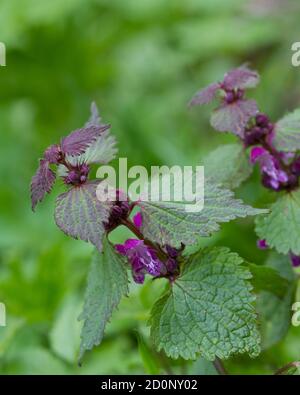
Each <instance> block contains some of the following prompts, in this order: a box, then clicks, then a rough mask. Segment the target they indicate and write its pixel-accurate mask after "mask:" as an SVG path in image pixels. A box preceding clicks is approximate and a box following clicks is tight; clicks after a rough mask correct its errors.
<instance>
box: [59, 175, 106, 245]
mask: <svg viewBox="0 0 300 395" xmlns="http://www.w3.org/2000/svg"><path fill="white" fill-rule="evenodd" d="M97 186H98V183H94V182H89V183H86V184H83V185H81V186H80V187H73V188H71V189H70V190H69V191H68V192H65V193H63V194H61V195H59V196H58V197H57V199H56V207H55V221H56V224H57V226H58V227H59V228H60V229H61V230H62V231H63V232H64V233H66V234H67V235H69V236H72V237H74V238H75V239H81V240H85V241H90V242H91V243H92V244H94V245H95V246H96V247H97V248H98V250H99V251H101V249H102V238H103V235H104V226H103V222H104V221H107V219H108V217H109V205H108V204H105V203H103V202H100V201H99V200H98V199H97V196H96V190H97Z"/></svg>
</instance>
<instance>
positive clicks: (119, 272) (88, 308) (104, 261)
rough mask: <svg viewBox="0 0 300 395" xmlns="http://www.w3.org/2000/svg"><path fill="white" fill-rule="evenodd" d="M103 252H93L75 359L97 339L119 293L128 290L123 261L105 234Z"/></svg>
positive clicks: (99, 341) (117, 301) (91, 346)
mask: <svg viewBox="0 0 300 395" xmlns="http://www.w3.org/2000/svg"><path fill="white" fill-rule="evenodd" d="M103 243H104V245H103V252H102V253H99V252H98V251H97V250H96V251H95V253H94V256H93V259H92V264H91V269H90V273H89V276H88V283H87V289H86V294H85V303H84V307H83V312H82V313H81V315H80V317H79V320H84V324H83V327H82V331H81V345H80V356H79V360H81V359H82V357H83V355H84V353H85V351H86V350H91V349H92V348H93V347H94V346H97V345H99V344H100V343H101V341H102V338H103V335H104V329H105V325H106V323H107V321H109V319H110V317H111V315H112V312H113V310H114V309H115V308H116V307H117V306H118V304H119V302H120V300H121V297H122V296H123V295H126V294H127V293H128V279H127V270H126V261H125V259H124V257H123V256H122V255H120V254H117V253H116V251H115V249H114V247H113V246H112V245H111V244H110V243H109V241H108V240H107V239H106V238H105V240H104V242H103Z"/></svg>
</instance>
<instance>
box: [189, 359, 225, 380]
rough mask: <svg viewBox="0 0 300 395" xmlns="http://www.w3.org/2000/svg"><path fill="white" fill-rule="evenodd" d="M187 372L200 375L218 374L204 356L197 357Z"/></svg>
mask: <svg viewBox="0 0 300 395" xmlns="http://www.w3.org/2000/svg"><path fill="white" fill-rule="evenodd" d="M188 374H198V375H201V376H218V372H217V371H216V368H215V367H214V364H213V363H212V362H211V361H208V360H207V359H205V358H202V357H200V358H198V359H197V360H196V361H195V362H193V364H192V365H191V367H190V369H189V372H188Z"/></svg>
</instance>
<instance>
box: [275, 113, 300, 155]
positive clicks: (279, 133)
mask: <svg viewBox="0 0 300 395" xmlns="http://www.w3.org/2000/svg"><path fill="white" fill-rule="evenodd" d="M273 143H274V145H275V147H276V149H278V150H280V151H289V152H294V151H297V150H299V149H300V109H297V110H295V111H294V112H291V113H289V114H287V115H286V116H285V117H283V118H282V119H281V120H280V121H279V122H277V123H276V125H275V137H274V141H273Z"/></svg>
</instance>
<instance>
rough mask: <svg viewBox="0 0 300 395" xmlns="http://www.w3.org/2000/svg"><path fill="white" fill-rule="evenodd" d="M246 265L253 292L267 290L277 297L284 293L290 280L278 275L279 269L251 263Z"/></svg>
mask: <svg viewBox="0 0 300 395" xmlns="http://www.w3.org/2000/svg"><path fill="white" fill-rule="evenodd" d="M246 266H247V268H248V269H249V270H250V272H251V274H252V279H251V283H252V285H253V288H254V292H255V293H258V292H261V291H267V292H270V293H272V294H274V295H276V296H278V297H279V298H281V297H283V296H284V295H285V294H286V292H287V290H288V287H289V285H290V282H289V281H288V279H286V278H285V277H282V276H281V275H280V272H279V270H277V269H275V268H272V267H268V266H262V265H255V264H253V263H247V264H246Z"/></svg>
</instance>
